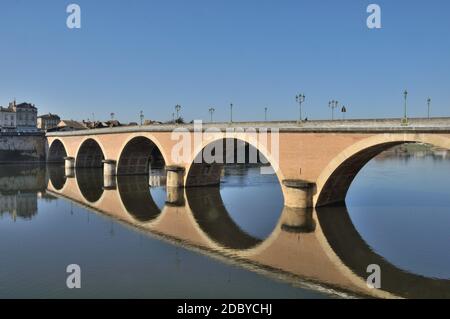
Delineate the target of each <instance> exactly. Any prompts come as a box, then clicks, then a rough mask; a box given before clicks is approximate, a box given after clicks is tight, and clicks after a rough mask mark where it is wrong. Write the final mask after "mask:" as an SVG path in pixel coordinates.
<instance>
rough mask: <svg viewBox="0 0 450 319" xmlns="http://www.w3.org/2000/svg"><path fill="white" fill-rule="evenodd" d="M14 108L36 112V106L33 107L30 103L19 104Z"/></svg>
mask: <svg viewBox="0 0 450 319" xmlns="http://www.w3.org/2000/svg"><path fill="white" fill-rule="evenodd" d="M16 108H19V109H34V110H36V106H34V104H31V103H26V102H25V103H20V104H16Z"/></svg>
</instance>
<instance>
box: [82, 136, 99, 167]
mask: <svg viewBox="0 0 450 319" xmlns="http://www.w3.org/2000/svg"><path fill="white" fill-rule="evenodd" d="M104 159H105V155H104V152H103V150H102V147H101V145H100V144H99V143H98V142H97V141H96V140H94V139H92V138H88V139H86V140H84V141H83V143H81V145H80V147H79V149H78V152H77V155H76V161H75V167H77V168H102V167H103V163H102V161H103V160H104Z"/></svg>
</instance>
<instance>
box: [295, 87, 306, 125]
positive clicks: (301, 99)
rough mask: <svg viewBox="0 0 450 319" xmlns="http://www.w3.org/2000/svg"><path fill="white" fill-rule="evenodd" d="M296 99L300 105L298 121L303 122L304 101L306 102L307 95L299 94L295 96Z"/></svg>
mask: <svg viewBox="0 0 450 319" xmlns="http://www.w3.org/2000/svg"><path fill="white" fill-rule="evenodd" d="M295 100H296V101H297V103H298V105H299V117H298V122H299V123H301V122H302V103H303V102H305V95H304V94H298V95H296V96H295Z"/></svg>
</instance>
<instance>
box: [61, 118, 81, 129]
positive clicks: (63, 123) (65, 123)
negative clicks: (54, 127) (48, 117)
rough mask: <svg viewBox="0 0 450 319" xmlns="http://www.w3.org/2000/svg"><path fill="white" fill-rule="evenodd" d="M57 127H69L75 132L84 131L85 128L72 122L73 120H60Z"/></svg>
mask: <svg viewBox="0 0 450 319" xmlns="http://www.w3.org/2000/svg"><path fill="white" fill-rule="evenodd" d="M58 127H71V128H74V129H77V130H85V129H86V126H85V125H83V123H80V122H77V121H73V120H61V121H60V122H59V123H58Z"/></svg>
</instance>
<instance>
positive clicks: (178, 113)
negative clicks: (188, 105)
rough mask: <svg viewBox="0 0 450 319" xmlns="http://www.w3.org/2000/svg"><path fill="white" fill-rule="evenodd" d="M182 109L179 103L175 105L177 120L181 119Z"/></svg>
mask: <svg viewBox="0 0 450 319" xmlns="http://www.w3.org/2000/svg"><path fill="white" fill-rule="evenodd" d="M180 110H181V105H179V104H177V105H175V111H176V112H177V119H176V120H177V121H178V120H179V119H180Z"/></svg>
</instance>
